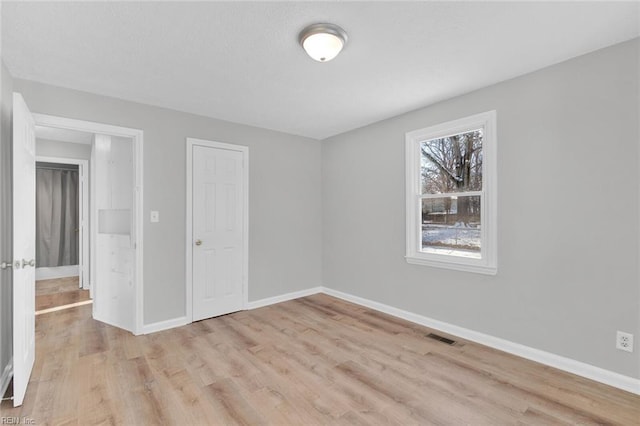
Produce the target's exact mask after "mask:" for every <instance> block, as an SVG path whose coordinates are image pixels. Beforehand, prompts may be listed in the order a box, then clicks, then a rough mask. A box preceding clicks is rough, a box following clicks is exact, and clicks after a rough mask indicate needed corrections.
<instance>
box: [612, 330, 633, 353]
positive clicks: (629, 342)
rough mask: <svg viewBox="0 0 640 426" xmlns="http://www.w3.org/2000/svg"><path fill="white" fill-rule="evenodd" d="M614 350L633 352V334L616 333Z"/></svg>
mask: <svg viewBox="0 0 640 426" xmlns="http://www.w3.org/2000/svg"><path fill="white" fill-rule="evenodd" d="M616 349H620V350H621V351H627V352H633V334H631V333H625V332H624V331H618V332H617V333H616Z"/></svg>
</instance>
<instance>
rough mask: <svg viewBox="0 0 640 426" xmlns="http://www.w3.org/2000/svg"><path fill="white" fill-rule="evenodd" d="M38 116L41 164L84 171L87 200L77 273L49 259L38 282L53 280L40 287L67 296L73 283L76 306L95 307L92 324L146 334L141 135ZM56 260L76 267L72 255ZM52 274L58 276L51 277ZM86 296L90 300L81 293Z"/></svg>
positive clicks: (82, 208)
mask: <svg viewBox="0 0 640 426" xmlns="http://www.w3.org/2000/svg"><path fill="white" fill-rule="evenodd" d="M33 116H34V120H35V125H36V134H37V136H38V137H37V140H36V144H37V147H36V154H37V159H38V161H41V163H45V164H44V166H49V167H50V168H54V167H60V166H59V165H61V164H66V165H67V166H70V165H71V166H73V165H76V166H77V167H78V170H79V171H80V170H81V171H82V179H81V180H82V185H81V189H80V193H81V196H82V201H80V202H79V204H78V209H79V211H80V212H81V213H79V215H81V216H82V221H79V223H78V225H79V226H77V227H75V228H74V232H75V230H76V229H77V231H78V232H77V233H78V238H77V240H74V239H73V237H72V236H71V237H69V238H70V239H71V240H73V241H77V244H78V248H79V250H78V259H77V266H76V271H72V272H69V271H70V269H72V268H73V266H74V265H56V266H50V265H49V264H46V265H45V264H44V262H43V264H42V265H41V268H39V269H41V271H40V274H39V277H38V278H41V279H42V278H48V283H46V284H47V285H44V286H40V285H37V286H36V287H37V288H38V287H43V288H44V290H43V291H44V292H45V293H46V292H57V291H59V292H65V293H68V292H70V291H72V287H73V285H74V284H75V285H76V286H77V289H78V290H77V292H76V293H75V294H77V295H78V296H77V297H76V296H72V297H71V299H73V298H76V299H77V300H70V302H71V306H74V305H75V306H77V305H80V304H88V303H93V308H92V309H93V311H92V312H93V318H94V319H96V320H99V321H102V322H105V323H107V324H110V325H113V326H116V327H119V328H123V329H126V330H128V331H130V332H132V333H133V334H140V333H141V332H142V321H143V319H142V318H143V316H142V275H143V274H142V259H143V257H142V256H143V254H142V223H143V222H142V141H143V134H142V131H140V130H137V129H129V128H123V127H118V126H111V125H106V124H101V123H95V122H88V121H82V120H73V119H67V118H62V117H56V116H50V115H43V114H33ZM38 148H40V149H38ZM59 204H60V203H58V207H59ZM67 211H69V209H67ZM67 219H68V218H67ZM72 222H73V221H69V220H67V222H66V223H65V227H68V226H73V225H72ZM58 225H59V224H56V226H58ZM80 225H81V226H80ZM66 231H68V229H66ZM67 234H68V232H67ZM80 234H82V235H80ZM57 241H59V240H57ZM50 245H51V244H50ZM53 245H54V246H55V244H53ZM62 246H64V244H62ZM62 246H60V247H53V249H54V250H57V249H58V248H63V247H62ZM63 249H64V250H66V247H64V248H63ZM49 254H51V253H49ZM50 257H54V258H55V257H58V258H65V259H66V258H68V259H66V262H63V263H73V262H72V261H71V258H72V257H73V256H68V255H67V254H66V253H58V254H57V255H56V254H51V256H50ZM73 260H75V259H73ZM47 268H48V269H47ZM52 270H53V271H54V272H55V273H58V275H57V276H55V277H52V276H51V275H50V274H51V272H52ZM43 273H44V275H43ZM47 273H48V274H49V275H47ZM87 291H89V293H90V294H89V297H86V296H85V295H83V294H84V293H86V292H87ZM83 292H84V293H83ZM69 294H71V293H69ZM49 297H52V296H49ZM51 309H55V308H53V307H52V308H51ZM45 312H46V310H45Z"/></svg>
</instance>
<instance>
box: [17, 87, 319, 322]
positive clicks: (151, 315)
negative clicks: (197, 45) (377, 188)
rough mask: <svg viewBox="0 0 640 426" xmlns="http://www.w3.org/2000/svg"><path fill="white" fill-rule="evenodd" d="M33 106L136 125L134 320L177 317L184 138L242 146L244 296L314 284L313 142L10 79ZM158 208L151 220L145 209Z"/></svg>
mask: <svg viewBox="0 0 640 426" xmlns="http://www.w3.org/2000/svg"><path fill="white" fill-rule="evenodd" d="M14 84H15V88H14V90H15V91H17V92H20V93H22V94H23V96H24V98H25V100H26V102H27V104H28V105H29V107H30V108H31V110H32V111H33V112H37V113H43V114H51V115H57V116H62V117H67V118H75V119H81V120H88V121H96V122H101V123H106V124H112V125H117V126H125V127H132V128H137V129H142V130H143V131H144V219H145V225H144V283H145V285H144V322H145V324H150V323H154V322H157V321H163V320H167V319H172V318H176V317H180V316H182V315H184V314H185V203H186V196H185V187H186V178H185V174H186V169H185V164H186V163H185V161H186V160H185V155H186V154H185V152H186V141H185V138H186V137H195V138H200V139H207V140H214V141H218V142H227V143H233V144H239V145H246V146H249V163H250V171H249V206H250V208H249V210H250V214H249V300H257V299H262V298H265V297H270V296H276V295H280V294H283V293H288V292H292V291H297V290H302V289H307V288H309V287H314V286H318V285H320V284H321V282H322V280H321V262H322V256H321V255H322V250H321V239H322V237H321V235H322V234H321V222H322V221H321V199H320V192H319V188H320V186H321V182H320V177H321V169H320V163H321V153H320V148H321V147H320V142H318V141H315V140H312V139H307V138H303V137H298V136H292V135H288V134H284V133H279V132H275V131H269V130H264V129H258V128H254V127H249V126H244V125H239V124H234V123H229V122H225V121H220V120H215V119H211V118H206V117H201V116H196V115H192V114H186V113H181V112H177V111H172V110H168V109H162V108H156V107H152V106H148V105H142V104H136V103H132V102H126V101H122V100H118V99H113V98H107V97H103V96H99V95H94V94H89V93H84V92H78V91H73V90H68V89H63V88H59V87H53V86H48V85H43V84H39V83H34V82H29V81H24V80H18V79H16V80H15V83H14ZM151 210H159V211H160V219H161V221H160V223H150V222H149V212H150V211H151Z"/></svg>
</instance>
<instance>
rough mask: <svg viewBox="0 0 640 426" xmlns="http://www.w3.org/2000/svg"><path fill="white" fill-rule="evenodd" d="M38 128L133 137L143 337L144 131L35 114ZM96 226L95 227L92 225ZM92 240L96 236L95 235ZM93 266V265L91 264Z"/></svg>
mask: <svg viewBox="0 0 640 426" xmlns="http://www.w3.org/2000/svg"><path fill="white" fill-rule="evenodd" d="M33 117H34V119H35V121H36V125H38V126H46V127H54V128H57V129H67V130H79V131H82V132H89V133H100V134H104V135H110V136H121V137H126V138H131V139H132V140H133V145H134V154H133V155H134V168H135V171H134V173H135V188H134V189H135V201H134V209H135V224H134V239H133V243H134V245H135V249H136V250H135V265H136V273H135V302H134V306H135V310H136V312H135V330H134V334H142V333H143V326H144V323H143V321H144V317H143V313H144V304H143V300H144V274H143V272H144V271H143V265H144V263H143V261H144V252H143V230H144V210H143V207H144V204H143V193H144V192H143V176H144V174H143V161H142V160H143V150H142V148H143V141H144V132H143V131H142V130H139V129H132V128H128V127H120V126H113V125H110V124H103V123H96V122H92V121H84V120H75V119H71V118H64V117H57V116H53V115H48V114H33ZM92 227H93V224H92ZM92 237H94V235H93V232H92ZM92 266H93V265H92Z"/></svg>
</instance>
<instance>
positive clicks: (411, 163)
mask: <svg viewBox="0 0 640 426" xmlns="http://www.w3.org/2000/svg"><path fill="white" fill-rule="evenodd" d="M478 129H482V130H483V138H482V191H474V193H473V194H471V195H480V196H481V204H480V217H481V221H482V222H481V248H480V259H477V258H470V257H464V256H459V255H455V254H445V253H433V252H432V253H427V252H424V251H422V220H421V217H422V215H421V212H422V199H423V198H429V197H428V196H427V197H425V194H422V188H421V169H420V165H421V162H420V160H421V155H420V143H421V142H425V141H428V140H431V139H437V138H444V137H447V136H452V135H457V134H460V133H466V132H470V131H473V130H478ZM405 136H406V138H405V141H406V142H405V148H406V151H405V154H406V156H405V161H406V163H405V171H406V216H407V222H406V223H407V234H406V243H407V251H406V256H405V258H406V260H407V262H408V263H411V264H415V265H425V266H433V267H437V268H446V269H454V270H458V271H466V272H476V273H481V274H488V275H495V274H496V273H497V272H498V249H497V242H498V229H497V228H498V227H497V205H498V200H497V135H496V112H495V111H488V112H484V113H480V114H476V115H472V116H470V117H465V118H461V119H458V120H453V121H448V122H446V123H441V124H437V125H435V126H431V127H426V128H424V129H418V130H414V131H411V132H408V133H406V135H405ZM463 194H464V195H469V194H466V193H462V194H460V195H463ZM447 195H449V194H443V196H445V197H446V196H447Z"/></svg>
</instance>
